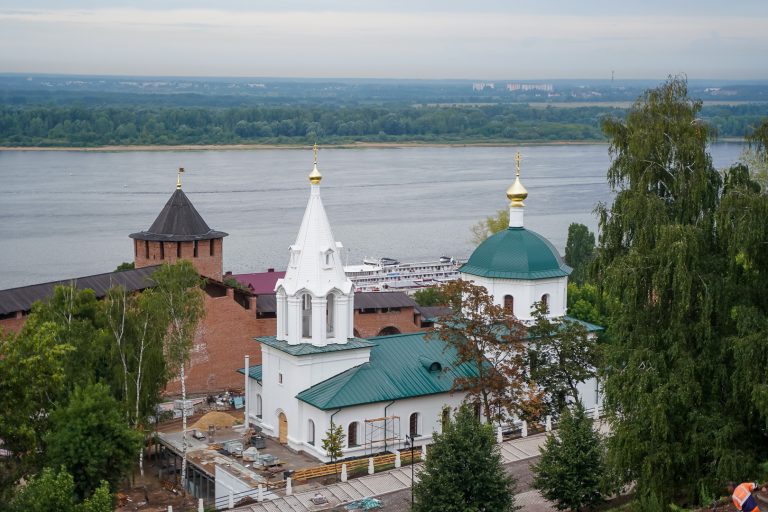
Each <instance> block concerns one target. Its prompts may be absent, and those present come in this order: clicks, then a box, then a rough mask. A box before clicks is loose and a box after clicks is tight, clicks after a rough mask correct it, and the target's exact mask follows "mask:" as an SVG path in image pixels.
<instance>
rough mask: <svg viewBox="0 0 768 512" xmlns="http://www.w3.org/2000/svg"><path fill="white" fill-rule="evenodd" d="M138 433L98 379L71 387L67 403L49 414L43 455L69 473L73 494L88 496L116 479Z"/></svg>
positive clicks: (138, 440) (133, 449) (128, 461)
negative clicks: (103, 482)
mask: <svg viewBox="0 0 768 512" xmlns="http://www.w3.org/2000/svg"><path fill="white" fill-rule="evenodd" d="M141 439H142V437H141V434H139V433H138V432H136V431H134V430H132V429H131V428H130V427H129V426H128V425H127V424H126V421H125V419H124V416H123V410H122V408H121V406H120V404H119V403H118V402H117V400H115V399H114V398H113V397H112V395H111V394H110V392H109V388H108V387H107V386H106V385H104V384H91V385H89V386H87V387H85V388H79V387H78V388H76V389H75V390H74V392H73V393H72V395H71V397H70V399H69V402H68V403H67V404H66V405H65V406H63V407H59V408H57V409H55V410H54V411H53V412H52V413H51V428H50V430H49V431H48V433H47V434H46V436H45V442H46V445H47V449H46V458H47V460H48V462H49V463H50V464H52V465H54V466H56V467H58V466H63V467H64V468H66V469H67V471H69V472H70V473H71V474H72V477H73V478H74V482H75V493H76V494H77V496H78V497H80V498H83V497H86V496H89V495H90V494H92V493H93V491H94V490H95V489H96V488H97V487H98V485H99V482H101V480H106V481H107V482H109V484H110V485H111V486H112V488H113V489H114V488H116V486H117V483H118V482H119V481H120V479H121V478H123V477H124V476H125V475H126V474H128V473H129V472H130V470H131V468H132V467H133V463H132V461H133V460H134V459H133V454H135V453H136V452H137V451H138V449H139V444H140V443H141Z"/></svg>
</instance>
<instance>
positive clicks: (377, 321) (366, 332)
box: [355, 308, 422, 338]
mask: <svg viewBox="0 0 768 512" xmlns="http://www.w3.org/2000/svg"><path fill="white" fill-rule="evenodd" d="M413 315H414V310H413V308H402V309H400V311H391V312H388V313H363V314H361V313H360V311H359V310H355V330H356V331H357V332H358V333H359V334H360V337H361V338H370V337H372V336H377V335H378V334H379V332H380V331H381V330H382V329H384V328H385V327H395V328H396V329H397V330H398V331H400V332H401V333H403V334H405V333H410V332H417V331H421V330H422V329H421V328H420V326H419V325H417V324H416V323H415V322H414V321H413Z"/></svg>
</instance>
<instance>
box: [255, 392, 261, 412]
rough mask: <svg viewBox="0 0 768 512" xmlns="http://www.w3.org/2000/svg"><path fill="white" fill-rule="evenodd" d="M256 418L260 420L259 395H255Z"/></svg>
mask: <svg viewBox="0 0 768 512" xmlns="http://www.w3.org/2000/svg"><path fill="white" fill-rule="evenodd" d="M256 417H257V418H261V395H260V394H257V395H256Z"/></svg>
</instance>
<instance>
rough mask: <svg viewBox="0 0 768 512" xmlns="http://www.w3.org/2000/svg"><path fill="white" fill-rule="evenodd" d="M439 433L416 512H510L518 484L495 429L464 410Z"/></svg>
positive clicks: (415, 491)
mask: <svg viewBox="0 0 768 512" xmlns="http://www.w3.org/2000/svg"><path fill="white" fill-rule="evenodd" d="M442 430H443V431H442V432H441V433H437V432H436V433H434V434H433V440H434V443H433V444H432V445H430V447H429V452H428V455H427V460H426V462H425V463H424V469H423V470H422V472H421V473H420V474H419V481H418V482H417V483H416V484H415V485H414V487H413V494H414V498H415V505H414V508H413V510H414V511H415V512H480V511H487V512H511V511H513V510H516V509H517V507H516V506H515V501H514V484H515V482H514V480H513V479H512V477H511V476H509V475H507V473H506V472H505V471H504V467H503V465H502V461H501V455H500V454H499V451H498V448H497V447H496V439H495V435H494V429H493V426H492V425H490V424H485V425H483V424H481V423H480V422H479V421H478V419H477V418H476V417H475V415H474V413H473V412H472V410H471V408H470V407H469V406H467V405H463V406H462V407H461V408H460V409H459V410H458V411H457V413H456V416H455V418H454V419H450V418H448V421H445V422H443V429H442Z"/></svg>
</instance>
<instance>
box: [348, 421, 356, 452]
mask: <svg viewBox="0 0 768 512" xmlns="http://www.w3.org/2000/svg"><path fill="white" fill-rule="evenodd" d="M358 428H359V423H358V422H356V421H353V422H352V423H350V424H349V428H348V429H347V446H348V447H350V448H351V447H353V446H359V445H358V444H357V430H358Z"/></svg>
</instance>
